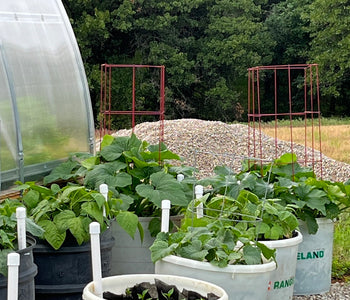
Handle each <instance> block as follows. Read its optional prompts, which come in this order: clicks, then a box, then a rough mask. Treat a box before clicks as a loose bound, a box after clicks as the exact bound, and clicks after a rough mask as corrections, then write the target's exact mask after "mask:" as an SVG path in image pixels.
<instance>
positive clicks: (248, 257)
mask: <svg viewBox="0 0 350 300" xmlns="http://www.w3.org/2000/svg"><path fill="white" fill-rule="evenodd" d="M243 257H244V260H245V261H246V263H247V264H248V265H258V264H261V250H260V248H258V247H257V246H252V245H250V244H248V245H245V246H244V247H243Z"/></svg>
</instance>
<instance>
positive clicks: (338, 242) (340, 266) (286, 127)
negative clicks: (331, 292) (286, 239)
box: [262, 118, 350, 280]
mask: <svg viewBox="0 0 350 300" xmlns="http://www.w3.org/2000/svg"><path fill="white" fill-rule="evenodd" d="M292 125H293V131H292V132H293V141H294V142H296V143H299V144H302V145H305V135H306V138H307V145H311V140H310V132H311V130H310V126H311V125H312V123H311V120H308V122H307V131H306V134H305V122H304V120H301V119H298V120H293V123H292ZM314 126H316V129H314V131H313V132H314V139H315V143H314V145H315V148H316V149H318V150H319V148H318V147H319V145H320V143H319V134H318V120H314ZM311 127H312V126H311ZM262 128H263V131H264V132H265V133H266V134H268V135H270V136H274V135H275V133H276V132H275V122H269V123H262ZM290 128H291V127H290V121H289V120H282V121H278V131H277V134H278V135H277V138H278V139H281V140H287V141H289V138H290V130H291V129H290ZM349 136H350V119H349V118H344V119H340V118H322V119H321V142H322V143H321V146H322V153H323V154H325V155H326V156H328V157H330V158H333V159H335V160H338V161H342V162H345V163H348V164H350V155H349V153H350V138H349ZM349 178H350V174H349ZM349 236H350V210H349V211H346V212H343V213H342V214H341V215H340V218H339V220H338V221H337V222H336V223H335V229H334V243H333V265H332V277H333V278H334V279H337V280H347V278H350V239H349Z"/></svg>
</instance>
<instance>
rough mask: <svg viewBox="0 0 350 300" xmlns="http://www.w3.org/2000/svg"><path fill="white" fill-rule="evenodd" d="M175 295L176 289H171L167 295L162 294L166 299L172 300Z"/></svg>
mask: <svg viewBox="0 0 350 300" xmlns="http://www.w3.org/2000/svg"><path fill="white" fill-rule="evenodd" d="M173 293H174V288H171V289H170V290H169V291H168V292H167V293H166V292H162V295H163V296H164V298H165V299H167V300H170V299H171V295H172V294H173Z"/></svg>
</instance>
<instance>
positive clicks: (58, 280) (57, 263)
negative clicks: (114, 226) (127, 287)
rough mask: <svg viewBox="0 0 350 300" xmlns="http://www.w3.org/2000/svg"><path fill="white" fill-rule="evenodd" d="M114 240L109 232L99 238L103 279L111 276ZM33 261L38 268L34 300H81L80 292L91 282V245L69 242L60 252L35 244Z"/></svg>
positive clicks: (47, 246)
mask: <svg viewBox="0 0 350 300" xmlns="http://www.w3.org/2000/svg"><path fill="white" fill-rule="evenodd" d="M113 245H114V239H113V237H112V234H111V230H107V231H105V232H104V233H103V234H102V235H101V260H102V274H103V276H104V277H105V276H109V275H110V264H111V261H112V247H113ZM34 262H35V263H36V264H37V266H38V275H37V276H36V278H35V296H36V298H35V299H36V300H44V299H45V300H80V299H82V293H83V289H84V287H85V286H86V284H87V283H89V282H90V281H92V266H91V264H92V263H91V245H90V243H84V244H82V245H81V246H78V245H72V243H70V242H68V243H65V244H64V245H63V247H61V248H60V249H59V250H54V249H53V248H52V247H51V246H50V245H48V244H46V243H43V242H38V243H37V245H36V247H35V248H34Z"/></svg>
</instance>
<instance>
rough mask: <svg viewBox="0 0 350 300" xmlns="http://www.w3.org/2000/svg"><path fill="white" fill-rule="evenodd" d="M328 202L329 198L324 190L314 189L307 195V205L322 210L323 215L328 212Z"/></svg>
mask: <svg viewBox="0 0 350 300" xmlns="http://www.w3.org/2000/svg"><path fill="white" fill-rule="evenodd" d="M327 203H329V200H328V198H327V197H326V193H325V192H324V191H321V190H316V189H314V190H312V191H311V192H310V193H308V194H307V195H306V205H307V206H308V207H310V208H311V209H316V210H318V211H320V212H321V213H322V215H323V216H325V215H326V214H327V212H326V206H325V205H326V204H327Z"/></svg>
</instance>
